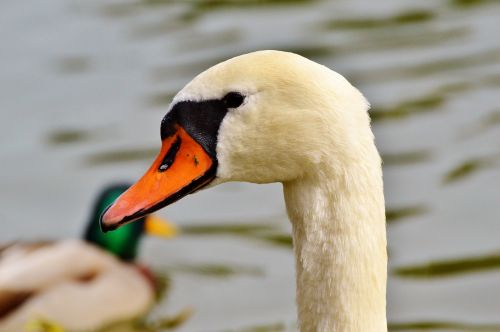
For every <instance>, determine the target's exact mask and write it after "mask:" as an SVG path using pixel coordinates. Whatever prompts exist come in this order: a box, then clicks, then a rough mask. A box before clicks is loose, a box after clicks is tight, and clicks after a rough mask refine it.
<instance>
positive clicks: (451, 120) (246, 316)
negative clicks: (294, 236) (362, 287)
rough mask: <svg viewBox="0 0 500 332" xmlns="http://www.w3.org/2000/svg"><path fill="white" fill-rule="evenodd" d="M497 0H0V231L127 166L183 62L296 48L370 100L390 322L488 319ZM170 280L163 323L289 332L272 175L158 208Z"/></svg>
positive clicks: (54, 220)
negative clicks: (172, 226) (182, 314)
mask: <svg viewBox="0 0 500 332" xmlns="http://www.w3.org/2000/svg"><path fill="white" fill-rule="evenodd" d="M499 33H500V2H499V1H488V0H440V1H437V0H432V1H431V0H429V1H409V0H398V1H396V0H384V1H376V2H369V1H361V0H355V1H353V0H349V1H348V0H336V1H306V0H295V1H292V0H290V1H278V0H275V1H258V0H241V1H168V0H133V1H96V0H85V1H83V0H82V1H77V0H53V1H49V2H44V3H41V2H39V1H28V0H24V1H16V0H4V1H2V2H1V3H0V40H1V41H2V43H1V47H0V59H1V61H0V114H1V121H0V142H1V145H0V165H1V166H0V167H1V173H0V220H1V230H0V242H8V241H12V240H33V239H46V238H65V237H78V236H80V234H81V232H82V231H83V228H84V226H85V221H86V219H87V217H88V213H89V208H90V204H91V202H92V201H93V199H94V198H95V197H94V196H95V195H96V193H97V192H98V191H99V190H100V189H101V188H102V186H103V185H106V184H109V183H110V182H113V181H119V180H120V181H121V180H128V181H133V180H136V179H137V178H138V177H139V176H140V175H142V173H143V172H144V171H145V169H146V167H148V166H149V164H150V162H151V161H152V160H153V158H154V156H155V155H156V153H157V151H158V150H159V146H160V136H159V128H160V121H161V119H162V117H163V115H164V114H165V112H166V110H167V107H168V104H169V103H170V101H171V98H172V97H173V96H174V95H175V93H176V92H177V91H178V90H179V89H180V88H182V87H183V86H184V85H185V84H186V83H187V82H189V81H190V80H191V79H192V78H193V77H194V76H195V75H196V74H197V73H199V72H201V71H203V70H204V69H206V68H208V67H210V66H212V65H214V64H216V63H218V62H220V61H222V60H225V59H227V58H230V57H232V56H235V55H238V54H241V53H246V52H249V51H253V50H259V49H280V50H287V51H292V52H296V53H298V54H301V55H304V56H306V57H308V58H310V59H312V60H315V61H317V62H320V63H322V64H324V65H326V66H328V67H330V68H332V69H334V70H336V71H338V72H339V73H341V74H343V75H344V76H346V77H347V78H348V79H349V80H350V81H351V82H352V83H353V84H354V85H355V86H357V87H358V88H359V89H360V90H361V91H362V92H363V93H364V94H365V95H366V96H367V98H368V99H369V100H370V102H371V104H372V110H371V116H372V119H373V128H374V132H375V136H376V142H377V145H378V147H379V150H380V152H381V154H382V156H383V159H384V177H385V194H386V200H387V222H388V235H389V238H388V240H389V247H388V250H389V257H390V266H389V285H388V318H389V321H390V329H391V330H393V331H402V330H405V331H406V330H412V331H413V330H415V331H420V330H429V331H437V330H440V331H441V330H445V331H486V330H487V331H500V38H499V36H498V35H499ZM160 214H161V215H162V216H164V217H166V218H167V219H169V220H171V221H173V222H174V223H176V224H177V225H178V226H179V227H180V229H181V234H180V235H179V236H177V237H176V238H175V239H172V240H168V241H165V240H159V239H147V240H146V241H145V242H144V243H143V245H142V248H141V255H140V256H141V261H143V262H145V263H146V264H149V265H151V266H153V267H154V268H155V269H156V270H158V271H161V272H162V273H164V274H167V275H168V276H169V280H170V284H171V288H170V292H169V293H168V296H166V297H165V298H164V299H163V300H162V301H161V302H160V304H159V305H158V306H157V307H156V308H155V309H154V311H153V312H152V313H151V315H152V317H160V316H161V315H164V314H166V313H172V312H176V311H179V310H182V309H183V308H186V307H192V308H193V309H194V314H193V315H192V316H191V317H190V318H189V319H188V320H187V321H186V322H185V323H184V324H183V325H182V326H180V327H179V328H178V331H195V332H196V331H200V332H202V331H203V332H206V331H214V332H219V331H247V332H248V331H289V330H290V331H293V330H294V328H295V304H294V292H295V282H294V266H293V256H292V251H291V239H290V236H289V230H290V225H289V223H288V220H287V217H286V213H285V207H284V203H283V199H282V192H281V186H280V185H278V184H274V185H259V186H258V185H250V184H243V183H230V184H225V185H222V186H219V187H216V188H213V189H210V190H205V191H202V192H200V193H197V194H196V195H192V196H189V197H186V198H184V199H183V200H181V201H180V202H178V203H176V204H174V205H172V206H170V207H168V208H165V209H163V210H162V211H161V212H160Z"/></svg>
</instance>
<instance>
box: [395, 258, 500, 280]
mask: <svg viewBox="0 0 500 332" xmlns="http://www.w3.org/2000/svg"><path fill="white" fill-rule="evenodd" d="M494 269H500V254H498V253H495V254H492V255H485V256H480V257H469V258H459V259H455V260H451V259H450V260H444V261H435V262H429V263H427V264H424V265H416V266H406V267H399V268H396V269H395V270H394V273H395V274H396V275H398V276H401V277H412V278H434V277H447V276H451V275H458V274H463V273H472V272H478V271H485V270H494Z"/></svg>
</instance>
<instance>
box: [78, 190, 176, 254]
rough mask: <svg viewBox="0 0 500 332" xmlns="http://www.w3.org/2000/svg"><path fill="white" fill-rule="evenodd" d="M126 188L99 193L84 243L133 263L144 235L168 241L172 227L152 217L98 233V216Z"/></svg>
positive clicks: (171, 234) (173, 233)
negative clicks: (164, 238) (163, 238)
mask: <svg viewBox="0 0 500 332" xmlns="http://www.w3.org/2000/svg"><path fill="white" fill-rule="evenodd" d="M129 187H130V185H128V184H114V185H109V186H107V187H106V188H104V189H103V190H102V192H101V193H100V195H99V196H98V197H97V199H96V200H95V203H94V206H93V209H92V213H91V215H90V220H89V221H88V224H87V229H86V231H85V234H84V239H85V240H86V241H87V242H89V243H92V244H94V245H96V246H99V247H101V248H103V249H104V250H106V251H108V252H110V253H112V254H114V255H116V256H117V257H119V258H120V259H122V260H125V261H133V260H134V259H135V258H136V256H137V250H138V247H139V242H140V240H141V238H142V235H143V234H144V233H146V234H149V235H156V236H160V237H167V238H168V237H172V236H173V235H175V227H174V226H172V225H171V224H169V223H168V222H166V221H164V220H162V219H160V218H158V217H156V216H154V215H149V216H147V217H144V218H141V219H139V220H138V221H137V222H135V223H130V224H127V225H125V226H123V227H121V228H119V229H117V230H116V231H114V232H107V233H103V232H102V231H101V227H100V225H99V219H100V216H101V214H102V213H103V212H104V211H105V210H106V208H107V207H108V206H109V205H111V204H112V203H113V202H114V201H115V200H116V199H117V198H118V197H119V196H120V195H121V194H122V193H123V192H125V190H127V189H128V188H129Z"/></svg>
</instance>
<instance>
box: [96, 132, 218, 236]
mask: <svg viewBox="0 0 500 332" xmlns="http://www.w3.org/2000/svg"><path fill="white" fill-rule="evenodd" d="M216 166H217V160H216V159H215V158H213V157H211V156H210V155H209V154H208V153H207V152H206V151H205V149H204V148H203V147H202V146H201V145H200V144H199V143H198V142H196V140H195V139H193V138H192V137H191V136H190V135H189V134H188V133H187V132H186V131H185V130H184V128H182V127H181V126H180V125H176V127H175V130H174V131H173V134H172V135H169V136H168V137H166V138H165V139H163V141H162V147H161V150H160V153H159V155H158V156H157V157H156V159H155V161H154V162H153V164H152V165H151V167H150V168H149V169H148V171H147V172H146V174H144V175H143V176H142V178H141V179H140V180H139V181H137V183H135V184H134V185H133V186H132V187H130V188H129V189H128V190H127V191H125V192H124V193H123V194H122V195H121V196H120V197H118V199H117V200H116V201H115V202H114V203H113V204H112V205H111V206H110V207H108V209H107V210H106V211H105V212H104V214H103V215H102V216H101V229H102V230H103V231H104V232H107V231H110V230H114V229H116V228H118V227H119V226H121V225H123V224H125V223H127V222H131V221H133V220H136V219H139V218H141V217H144V216H145V215H147V214H149V213H151V212H154V211H156V210H159V209H161V208H162V207H164V206H166V205H169V204H171V203H173V202H175V201H177V200H179V199H181V198H182V197H184V196H186V195H187V194H190V193H192V192H194V191H196V190H198V189H200V188H201V187H203V186H205V185H207V184H208V183H209V182H210V181H212V179H213V178H214V177H215V172H216V168H217V167H216Z"/></svg>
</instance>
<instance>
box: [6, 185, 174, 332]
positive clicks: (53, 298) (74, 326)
mask: <svg viewBox="0 0 500 332" xmlns="http://www.w3.org/2000/svg"><path fill="white" fill-rule="evenodd" d="M128 187H129V186H128V185H125V184H116V185H110V186H108V187H106V188H104V189H103V191H102V192H101V194H100V195H99V197H98V198H97V199H96V202H95V205H94V208H93V211H92V213H91V215H90V219H89V221H88V224H87V228H86V231H85V234H84V237H83V239H82V240H76V239H71V240H61V241H55V242H48V241H46V242H39V243H21V242H18V243H13V244H11V245H7V246H5V247H3V248H0V331H2V332H12V331H24V330H25V328H27V324H29V323H31V322H34V321H36V320H37V319H42V320H47V321H49V322H53V323H54V324H57V326H61V328H64V329H67V330H69V331H89V330H96V329H99V328H102V327H104V326H107V325H109V324H112V323H116V322H118V321H125V320H133V319H134V318H137V317H139V316H142V315H144V314H145V313H146V312H147V311H148V310H149V309H150V308H151V306H152V305H153V304H154V302H155V296H156V294H155V292H156V285H155V282H154V279H153V275H152V274H151V272H150V271H149V270H148V269H147V268H146V267H143V266H140V265H137V264H132V263H133V260H134V259H135V257H136V252H137V248H138V245H139V241H140V239H141V237H142V235H143V234H144V233H147V234H153V235H159V236H162V237H169V236H173V235H174V231H175V228H174V227H173V226H172V225H170V224H167V223H165V222H164V221H163V220H162V219H159V218H158V217H154V216H150V217H145V218H142V219H141V220H139V222H138V223H134V224H131V225H127V226H126V227H123V228H121V229H120V230H119V231H118V232H116V234H115V233H110V234H106V235H104V234H103V233H102V232H101V230H100V227H99V217H100V215H101V214H102V212H103V210H104V209H105V208H106V207H107V205H109V204H110V203H111V202H113V201H114V200H115V199H116V198H117V197H118V196H119V195H120V194H121V193H123V192H124V191H125V189H127V188H128Z"/></svg>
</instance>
